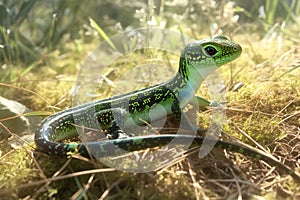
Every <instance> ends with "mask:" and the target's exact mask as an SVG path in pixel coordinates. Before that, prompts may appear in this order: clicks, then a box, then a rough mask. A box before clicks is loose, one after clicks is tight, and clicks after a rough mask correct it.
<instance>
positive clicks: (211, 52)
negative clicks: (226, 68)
mask: <svg viewBox="0 0 300 200" xmlns="http://www.w3.org/2000/svg"><path fill="white" fill-rule="evenodd" d="M205 51H206V53H207V54H208V55H210V56H213V55H215V54H216V53H217V52H218V51H217V49H215V48H214V47H212V46H207V47H205Z"/></svg>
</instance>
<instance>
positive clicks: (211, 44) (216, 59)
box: [181, 35, 242, 67]
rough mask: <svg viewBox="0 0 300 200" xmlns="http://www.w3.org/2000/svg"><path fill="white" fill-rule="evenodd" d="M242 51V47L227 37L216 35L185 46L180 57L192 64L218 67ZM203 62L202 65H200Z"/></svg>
mask: <svg viewBox="0 0 300 200" xmlns="http://www.w3.org/2000/svg"><path fill="white" fill-rule="evenodd" d="M241 53H242V48H241V46H240V45H239V44H236V43H234V42H232V41H231V40H229V39H228V38H227V37H225V36H222V35H217V36H214V37H212V38H208V39H204V40H197V41H194V42H192V43H190V44H189V45H187V46H186V47H185V49H184V50H183V51H182V54H181V57H182V58H184V59H185V60H186V61H187V62H189V63H192V64H200V65H201V66H205V65H212V64H214V65H215V66H217V67H219V66H221V65H223V64H226V63H228V62H231V61H233V60H234V59H236V58H237V57H239V56H240V55H241ZM202 64H203V65H202Z"/></svg>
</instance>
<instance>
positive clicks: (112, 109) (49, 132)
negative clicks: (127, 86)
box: [35, 36, 300, 181]
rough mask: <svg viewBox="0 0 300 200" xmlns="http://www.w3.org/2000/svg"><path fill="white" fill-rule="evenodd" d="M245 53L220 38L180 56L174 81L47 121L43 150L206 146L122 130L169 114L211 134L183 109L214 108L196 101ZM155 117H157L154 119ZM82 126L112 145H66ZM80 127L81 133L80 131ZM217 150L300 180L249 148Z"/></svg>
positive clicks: (104, 152)
mask: <svg viewBox="0 0 300 200" xmlns="http://www.w3.org/2000/svg"><path fill="white" fill-rule="evenodd" d="M241 52H242V48H241V46H240V45H238V44H236V43H233V42H232V41H230V40H229V39H227V38H226V37H224V36H215V37H212V38H209V39H204V40H199V41H195V42H192V43H191V44H189V45H187V46H186V47H185V48H184V49H183V51H182V53H181V56H180V61H179V69H178V72H177V73H176V75H175V76H174V77H173V78H172V79H171V80H169V81H167V82H165V83H161V84H158V85H154V86H151V87H148V88H145V89H141V90H137V91H133V92H131V93H128V94H123V95H119V96H114V97H111V98H106V99H101V100H97V101H94V102H89V103H86V104H83V105H79V106H76V107H73V108H70V109H67V110H65V111H61V112H58V113H56V114H54V115H51V116H49V117H48V118H46V119H45V120H44V121H43V122H42V124H41V127H40V129H39V130H38V131H37V132H36V135H35V143H36V146H37V150H39V151H41V152H45V153H47V154H50V155H57V156H60V157H66V156H67V155H68V153H70V152H78V153H79V154H80V155H82V156H85V157H89V158H90V157H95V158H99V157H103V156H113V155H117V154H118V153H119V150H120V149H123V150H125V151H130V152H131V151H136V150H143V149H147V148H152V147H161V146H164V145H167V144H169V142H171V141H173V140H174V139H176V143H178V144H181V145H182V144H185V143H186V142H188V141H193V142H192V146H194V145H201V144H202V143H203V141H204V137H201V136H193V135H188V134H174V135H172V134H168V135H164V134H163V135H151V136H137V137H134V136H132V135H127V134H126V133H124V132H123V130H122V129H124V128H125V127H130V126H134V125H138V126H144V125H146V124H148V123H151V122H152V121H155V120H159V119H161V118H163V117H165V116H166V115H172V116H175V118H176V119H178V121H179V120H180V119H181V120H182V119H183V120H184V123H186V124H188V126H186V127H185V128H188V129H190V130H191V131H194V132H200V133H201V132H202V133H203V132H205V131H204V130H201V129H199V128H196V127H195V126H192V125H191V124H190V123H189V121H188V120H187V119H186V117H185V115H184V113H183V112H182V109H183V108H184V107H185V106H186V105H187V104H189V103H191V102H197V103H198V105H199V106H209V105H210V102H209V101H208V100H206V99H203V98H201V97H198V96H195V92H196V91H197V90H198V89H199V87H200V85H201V83H202V82H203V81H204V79H205V77H206V76H207V75H209V74H210V73H212V72H213V71H214V70H215V69H216V68H217V67H219V66H221V65H223V64H226V63H228V62H230V61H233V60H234V59H236V58H237V57H239V56H240V54H241ZM150 112H151V113H154V114H152V115H151V116H150ZM78 125H79V126H84V127H89V128H92V129H102V130H103V131H104V132H106V133H107V137H108V138H109V140H104V141H100V142H86V143H63V142H61V141H62V140H64V139H68V138H73V137H77V136H78V131H77V128H78ZM76 127H77V128H76ZM207 141H211V142H214V143H215V144H216V145H215V147H219V148H224V149H227V150H231V151H235V152H238V153H242V154H244V155H249V156H252V157H255V158H258V159H262V160H265V161H266V162H268V163H270V164H272V165H274V166H276V167H278V168H279V169H281V170H283V171H285V172H287V173H289V174H290V175H291V176H292V177H294V178H295V179H297V180H298V181H300V177H299V176H298V175H297V174H296V173H295V172H294V171H293V170H292V169H290V168H289V167H287V166H286V165H284V164H282V163H281V162H279V161H278V160H277V159H276V158H274V157H272V156H270V155H268V154H266V153H264V152H262V151H260V150H257V149H255V148H253V147H251V146H248V145H241V144H233V143H230V142H225V141H221V140H216V139H208V140H207Z"/></svg>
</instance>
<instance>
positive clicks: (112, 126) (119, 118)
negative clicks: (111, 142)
mask: <svg viewBox="0 0 300 200" xmlns="http://www.w3.org/2000/svg"><path fill="white" fill-rule="evenodd" d="M95 117H96V119H97V121H98V123H99V125H100V127H101V129H102V130H103V131H104V132H106V137H107V138H108V139H121V138H128V137H131V136H132V134H126V133H125V132H124V131H123V130H122V129H121V127H123V126H124V122H125V121H126V119H127V118H128V112H127V111H126V110H125V109H123V108H110V109H106V110H102V111H99V112H97V113H96V114H95Z"/></svg>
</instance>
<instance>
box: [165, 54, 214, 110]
mask: <svg viewBox="0 0 300 200" xmlns="http://www.w3.org/2000/svg"><path fill="white" fill-rule="evenodd" d="M215 69H217V66H215V65H214V64H210V63H207V62H205V63H203V64H202V63H200V62H190V61H188V60H187V59H186V58H184V57H181V58H180V62H179V70H178V72H177V74H176V75H175V77H174V78H173V79H171V80H170V82H169V85H168V87H170V88H171V89H172V91H173V92H174V93H175V95H176V97H177V99H178V100H179V102H180V107H181V108H183V107H184V106H185V105H186V104H188V103H189V101H190V100H191V98H193V97H194V95H195V93H196V92H197V90H198V89H199V88H200V86H201V84H202V82H203V81H204V79H205V78H206V77H207V76H208V75H209V74H211V73H212V72H213V71H214V70H215Z"/></svg>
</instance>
